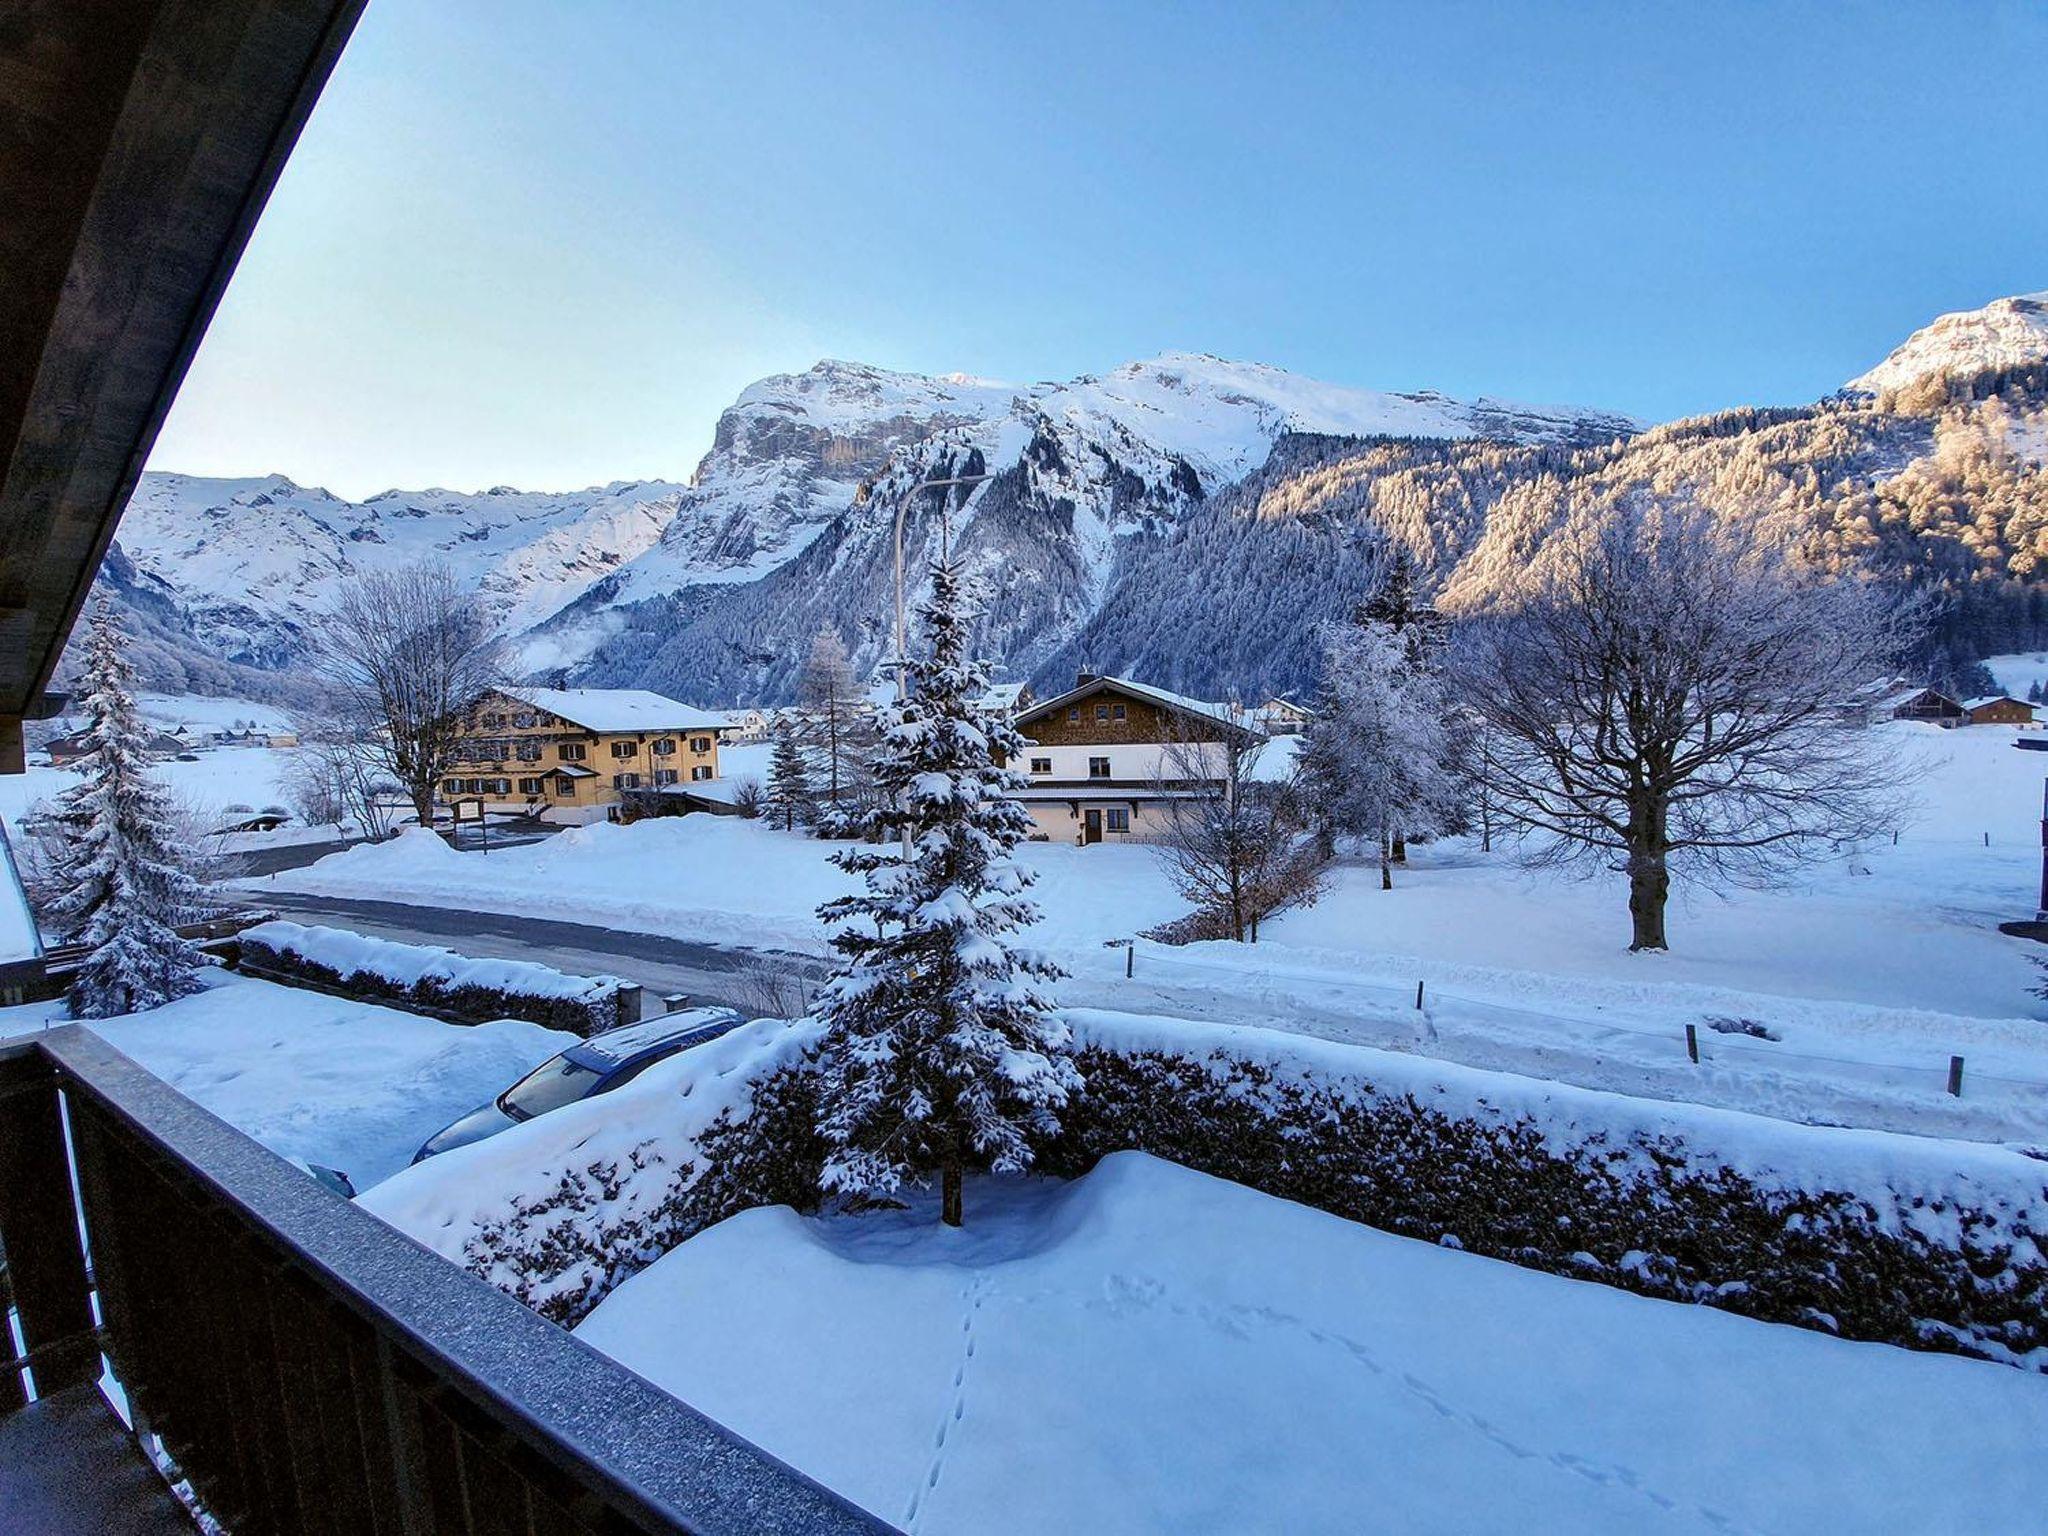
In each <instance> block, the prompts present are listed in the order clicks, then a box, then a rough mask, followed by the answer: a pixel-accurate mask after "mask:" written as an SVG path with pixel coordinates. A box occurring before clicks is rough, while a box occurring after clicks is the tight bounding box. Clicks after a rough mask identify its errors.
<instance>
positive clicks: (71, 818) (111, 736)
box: [44, 603, 206, 1019]
mask: <svg viewBox="0 0 2048 1536" xmlns="http://www.w3.org/2000/svg"><path fill="white" fill-rule="evenodd" d="M127 644H128V639H127V636H126V635H124V634H123V633H122V632H121V628H120V625H119V624H118V623H117V622H116V620H115V618H114V615H113V612H112V610H111V609H110V608H109V607H108V606H107V605H106V604H104V603H103V604H101V605H100V607H99V608H98V610H97V611H96V612H95V613H94V614H93V617H92V624H91V629H90V632H89V634H88V637H87V641H86V653H85V667H84V671H83V674H82V675H81V678H80V683H81V689H82V692H83V695H84V706H85V714H86V719H87V722H88V723H87V725H86V729H85V736H86V739H87V741H88V742H89V743H90V748H89V750H88V751H87V752H86V754H85V756H84V757H83V758H82V759H80V762H79V767H80V768H81V770H82V771H83V773H84V775H85V777H84V780H83V781H82V782H81V783H78V784H74V785H73V786H71V788H69V789H67V790H65V791H64V793H63V794H62V795H60V796H59V797H58V800H57V804H56V808H55V809H54V810H53V811H52V812H51V814H50V826H51V830H52V834H53V835H52V843H53V867H52V869H51V872H50V886H51V889H52V890H53V891H54V895H53V896H52V898H51V900H50V902H49V904H48V906H47V907H46V908H45V911H44V920H45V922H46V923H47V925H48V926H49V927H50V929H51V930H52V931H53V932H54V933H56V934H57V935H58V936H59V937H62V938H65V939H69V940H73V941H75V942H79V943H82V944H84V945H85V946H86V947H87V949H88V950H89V951H90V953H89V954H88V955H87V957H86V960H85V963H84V964H83V965H82V966H80V967H79V970H78V974H77V977H76V978H75V979H74V980H73V982H72V984H71V993H70V1003H71V1013H72V1017H74V1018H80V1019H105V1018H112V1017H113V1016H115V1015H117V1014H124V1013H139V1012H141V1011H142V1010H143V1009H146V1008H156V1007H159V1006H161V1005H162V1004H164V1003H167V1002H170V1001H171V1000H172V999H173V998H178V997H183V996H185V995H186V994H188V993H191V992H194V991H197V990H198V987H199V980H198V970H199V967H200V964H201V961H200V955H199V951H198V949H197V948H195V947H194V946H193V945H191V944H189V943H187V942H186V941H185V940H184V939H181V938H179V937H178V935H177V932H176V925H177V924H179V923H181V922H189V921H192V920H194V919H196V918H198V917H200V916H203V915H204V913H205V910H206V899H205V891H204V888H203V887H202V886H201V884H200V882H199V881H198V879H197V878H195V877H194V875H193V873H192V869H191V865H190V863H189V860H188V856H187V855H186V854H185V853H184V852H182V851H181V850H180V848H179V846H178V840H177V836H176V831H175V826H174V823H175V820H176V818H175V816H174V814H173V812H172V807H171V801H170V795H169V792H168V791H167V790H166V789H165V787H164V786H163V784H162V783H160V782H159V781H158V780H156V779H154V778H152V777H151V776H150V772H149V766H150V765H149V757H148V753H147V751H146V744H147V742H148V740H149V732H148V730H147V728H146V727H145V726H144V725H143V723H142V718H141V716H140V714H138V713H137V711H136V708H135V696H134V692H133V684H134V669H133V668H132V667H131V666H130V665H129V662H128V657H127Z"/></svg>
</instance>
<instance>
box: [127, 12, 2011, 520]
mask: <svg viewBox="0 0 2048 1536" xmlns="http://www.w3.org/2000/svg"><path fill="white" fill-rule="evenodd" d="M2044 60H2048V6H2043V5H2039V4H2024V5H2022V4H2010V5H1984V6H1968V5H1946V4H1944V5H1924V6H1923V5H1917V4H1903V3H1902V4H1891V5H1881V6H1877V5H1873V6H1851V5H1818V4H1816V5H1798V6H1765V5H1743V4H1728V3H1719V4H1713V5H1707V4H1700V5H1697V6H1688V7H1680V6H1676V5H1662V4H1632V5H1613V6H1607V5H1596V4H1574V5H1565V4H1558V5H1550V6H1541V5H1533V4H1531V5H1513V6H1509V5H1501V6H1488V5H1456V4H1449V5H1445V4H1431V5H1421V4H1412V5H1403V6H1386V7H1380V6H1363V5H1361V6H1334V5H1313V4H1302V5H1280V4H1259V3H1253V4H1242V3H1240V4H1222V5H1208V4H1200V3H1184V4H1175V5H1159V6H1148V5H1138V4H1115V3H1104V4H1095V5H1087V4H1071V5H1070V4H1064V3H1044V0H1033V3H1029V4H1025V3H1016V4H1010V5H1003V6H997V5H994V4H956V5H937V4H932V5H924V4H908V3H905V4H890V3H881V0H863V3H858V4H841V5H822V4H821V5H788V4H776V3H767V0H753V3H747V4H732V5H727V4H693V5H684V4H680V3H677V4H660V3H654V0H648V3H643V4H625V3H617V4H604V3H598V0H579V3H578V4H575V5H561V4H557V3H537V0H533V3H529V0H373V3H372V4H371V6H370V9H369V12H368V14H367V15H366V16H365V18H364V20H363V22H362V24H361V26H360V28H359V29H358V31H357V33H356V36H355V39H354V41H353V42H352V43H351V44H350V47H349V49H348V52H347V53H346V55H345V56H344V57H343V59H342V62H341V65H340V67H339V68H338V70H337V71H336V73H335V76H334V79H333V81H332V83H331V85H330V86H329V88H328V91H327V94H326V96H325V97H324V98H323V99H322V101H321V103H320V106H319V107H318V109H317V110H316V112H315V114H314V117H313V120H312V122H311V123H310V124H309V125H308V127H307V130H306V133H305V135H304V137H303V138H302V139H301V141H300V146H299V149H298V152H297V154H296V155H295V156H294V158H293V160H292V161H291V163H290V164H289V165H288V166H287V168H286V170H285V173H284V176H283V179H282V181H281V182H280V184H279V187H278V190H277V192H276V194H275V195H274V196H273V198H272V200H271V204H270V207H269V209H268V211H267V213H266V214H265V216H264V219H263V222H262V224H261V225H260V226H259V228H258V230H257V233H256V236H255V238H254V240H253V241H252V243H251V245H250V248H249V252H248V254H247V256H246V257H245V258H244V260H243V263H242V266H241V269H240V271H239V272H238V273H237V274H236V277H235V280H234V283H233V285H232V286H231V288H230V290H229V292H228V295H227V298H226V300H225V301H224V303H223V304H222V307H221V311H220V314H219V316H218V318H217V319H216V321H215V323H214V326H213V330H212V332H211V334H210V335H209V336H208V338H207V341H206V343H205V346H204V347H203V349H202V351H201V353H200V355H199V358H198V360H197V362H196V363H195V365H194V367H193V370H192V373H191V375H190V378H189V380H188V382H187V384H186V387H185V391H184V394H183V395H182V397H181V398H180V400H179V402H178V404H177V406H176V407H175V408H174V410H173V413H172V416H171V420H170V422H169V423H168V425H167V428H166V431H165V433H164V435H163V437H162V439H161V440H160V441H159V444H158V447H157V451H156V454H155V456H154V458H153V459H152V464H153V466H154V467H156V468H164V469H181V470H186V471H190V472H195V473H207V474H227V473H240V474H256V473H265V472H270V471H278V472H282V473H285V474H289V475H290V476H292V477H293V478H294V479H296V480H299V481H301V482H303V483H315V484H325V485H328V486H329V487H331V488H332V489H335V490H337V491H339V492H342V493H344V494H350V495H364V494H368V493H370V492H373V491H376V490H380V489H383V488H386V487H388V486H393V485H401V486H406V487H420V486H425V485H432V484H438V485H446V486H451V487H454V488H457V489H465V490H466V489H476V488H480V487H483V486H487V485H491V484H497V483H509V484H515V485H521V486H526V487H533V488H565V487H572V486H581V485H586V484H591V483H595V482H599V481H604V480H609V479H614V478H639V477H652V476H657V475H665V476H669V477H673V478H682V477H686V476H687V475H688V473H689V472H690V470H691V469H692V468H693V467H694V465H695V463H696V460H697V458H698V457H699V455H701V454H702V452H703V451H704V449H705V448H706V447H708V446H709V442H710V436H711V431H712V428H713V425H714V424H715V421H716V418H717V413H718V411H719V409H720V408H721V407H722V406H724V405H725V404H727V403H728V402H729V401H730V400H731V399H732V397H733V396H734V395H735V394H736V393H737V392H738V391H739V390H740V389H741V388H742V387H744V386H745V385H746V384H747V383H748V382H749V381H751V380H753V379H755V378H758V377H760V376H762V375H764V374H768V373H775V372H784V371H793V370H799V369H802V368H805V367H808V366H809V365H810V364H811V363H812V362H814V361H816V360H817V359H818V358H820V357H847V358H857V359H860V360H863V361H868V362H874V363H879V364H882V365H884V366H888V367H897V368H906V369H915V370H919V371H930V372H948V371H952V370H955V369H959V370H964V371H967V372H971V373H978V374H982V375H985V376H988V377H994V378H1005V379H1015V380H1030V379H1041V378H1066V377H1071V376H1072V375H1074V374H1077V373H1083V372H1089V371H1094V370H1100V369H1104V368H1108V367H1111V366H1114V365H1115V364H1116V363H1119V362H1123V361H1126V360H1129V359H1131V358H1136V357H1146V356H1150V355H1152V354H1155V353H1157V352H1161V351H1164V350H1168V349H1186V350H1193V351H1205V352H1214V353H1218V354H1221V355H1223V356H1227V357H1239V358H1251V359H1256V360H1258V361H1262V362H1270V363H1274V364H1277V365H1279V366H1282V367H1286V368H1291V369H1295V370H1298V371H1300V372H1303V373H1306V374H1309V375H1312V376H1315V377H1320V378H1324V379H1328V380H1331V381H1334V382H1339V383H1346V384H1356V385H1363V386H1370V387H1377V388H1387V389H1414V388H1434V389H1441V390H1444V391H1446V392H1448V393H1451V394H1458V395H1473V394H1480V393H1487V394H1493V395H1498V396H1503V397H1506V398H1510V399H1522V400H1531V401H1538V402H1580V403H1586V404H1593V405H1601V406H1607V407H1611V408H1614V409H1619V410H1624V411H1629V412H1632V413H1634V414H1636V415H1638V416H1641V417H1643V418H1645V419H1649V420H1657V419H1663V418H1667V417H1670V416H1674V415H1680V414H1685V413H1688V412H1693V411H1699V410H1705V409H1711V408H1714V407H1718V406H1723V405H1732V404H1737V403H1743V402H1776V401H1799V400H1807V399H1812V398H1814V397H1816V396H1817V395H1820V394H1822V393H1825V392H1826V391H1827V390H1829V389H1831V388H1833V387H1835V386H1836V385H1837V384H1839V383H1840V382H1841V381H1842V380H1844V379H1845V378H1848V377H1850V376H1851V375H1853V374H1855V373H1858V372H1860V371H1862V370H1863V369H1864V368H1866V367H1867V366H1869V365H1870V364H1871V363H1873V362H1875V361H1876V360H1877V359H1878V358H1879V357H1881V356H1882V355H1883V354H1884V353H1885V352H1886V351H1887V350H1889V349H1890V348H1891V347H1892V346H1893V345H1895V344H1896V343H1897V342H1898V341H1900V340H1902V339H1903V338H1904V336H1905V335H1906V333H1907V332H1908V331H1910V330H1912V329H1913V328H1914V327H1915V326H1917V325H1919V324H1922V323H1924V322H1925V321H1926V320H1927V319H1929V318H1931V317H1932V316H1933V315H1935V314H1936V313H1938V312H1941V311H1944V310H1949V309H1958V308H1971V307H1974V306H1976V305H1978V304H1981V303H1983V302H1985V301H1986V300H1989V299H1991V298H1994V297H1997V296H1999V295H2001V294H2006V293H2014V292H2026V291H2031V290H2037V289H2043V288H2048V195H2044V194H2043V193H2042V190H2041V180H2040V177H2041V171H2042V166H2043V163H2044V157H2048V119H2044V117H2043V114H2042V108H2041V103H2042V85H2041V70H2042V67H2043V61H2044Z"/></svg>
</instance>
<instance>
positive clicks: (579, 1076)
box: [498, 1056, 603, 1120]
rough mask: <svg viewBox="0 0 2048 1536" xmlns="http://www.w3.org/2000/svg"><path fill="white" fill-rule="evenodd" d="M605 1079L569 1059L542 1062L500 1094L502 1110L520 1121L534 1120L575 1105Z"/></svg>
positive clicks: (561, 1058) (499, 1099) (559, 1058)
mask: <svg viewBox="0 0 2048 1536" xmlns="http://www.w3.org/2000/svg"><path fill="white" fill-rule="evenodd" d="M602 1075H603V1074H601V1073H599V1072H596V1071H593V1070H592V1069H591V1068H589V1067H586V1066H582V1065H580V1064H579V1063H577V1062H573V1061H571V1060H570V1059H569V1058H568V1057H566V1056H557V1057H556V1058H555V1059H554V1060H552V1061H544V1062H542V1063H541V1064H540V1065H539V1066H538V1067H535V1068H534V1069H533V1071H531V1072H529V1073H528V1074H527V1075H526V1076H525V1077H522V1078H521V1079H520V1080H519V1081H518V1082H516V1083H514V1084H513V1085H512V1086H511V1087H510V1088H507V1089H506V1090H505V1091H504V1092H503V1093H501V1094H499V1095H498V1108H500V1109H502V1110H504V1111H505V1113H506V1114H508V1115H512V1116H514V1117H515V1118H517V1119H520V1120H531V1119H532V1118H533V1117H534V1116H535V1115H544V1114H546V1113H547V1112H548V1111H549V1110H551V1109H560V1108H561V1107H562V1106H563V1105H564V1104H573V1103H575V1102H576V1101H577V1100H578V1099H580V1098H582V1097H583V1096H584V1095H585V1094H587V1093H589V1092H590V1091H591V1090H592V1089H593V1088H595V1087H596V1086H597V1084H598V1080H599V1078H600V1077H601V1076H602Z"/></svg>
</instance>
